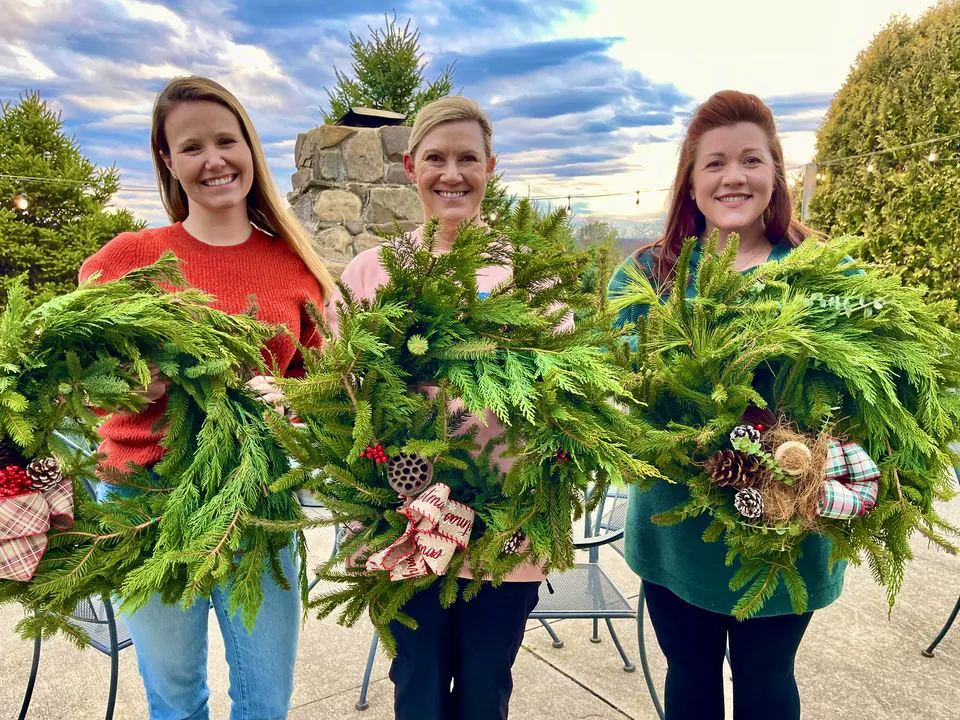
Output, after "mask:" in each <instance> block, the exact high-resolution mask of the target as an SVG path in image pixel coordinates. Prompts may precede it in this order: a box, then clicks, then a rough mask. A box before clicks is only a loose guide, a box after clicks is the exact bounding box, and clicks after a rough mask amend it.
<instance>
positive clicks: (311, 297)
mask: <svg viewBox="0 0 960 720" xmlns="http://www.w3.org/2000/svg"><path fill="white" fill-rule="evenodd" d="M311 279H312V282H310V283H308V287H307V293H306V294H307V297H306V299H305V300H304V302H303V305H301V307H300V337H298V338H297V340H299V341H300V345H302V346H303V347H307V348H319V347H321V346H322V345H323V336H322V335H321V334H320V331H319V330H318V329H317V325H316V323H314V321H313V318H312V317H311V315H310V313H309V312H308V310H307V306H308V305H310V304H312V305H314V306H315V307H316V308H317V310H319V311H320V316H321V317H325V316H326V311H325V309H324V306H323V291H322V290H321V289H320V283H318V282H317V281H316V279H315V278H312V276H311ZM305 374H306V370H305V368H304V367H303V353H302V352H301V351H300V348H297V351H296V352H295V353H294V355H293V358H291V360H290V364H289V365H288V366H287V369H286V371H285V372H284V373H283V376H284V377H288V378H300V377H303V376H304V375H305Z"/></svg>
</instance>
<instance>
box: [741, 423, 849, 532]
mask: <svg viewBox="0 0 960 720" xmlns="http://www.w3.org/2000/svg"><path fill="white" fill-rule="evenodd" d="M830 437H831V436H830V432H829V429H824V430H823V431H822V432H821V433H820V434H819V435H813V434H811V433H801V432H800V431H799V430H798V429H797V427H796V425H794V424H793V423H790V422H788V421H787V420H786V419H785V418H782V417H781V418H780V419H779V421H778V422H777V423H776V424H775V425H774V426H773V427H771V428H770V429H768V430H767V431H766V432H764V434H763V440H762V443H763V447H764V450H766V451H767V452H769V453H770V454H771V455H773V456H774V459H775V460H776V461H777V464H778V465H779V466H780V468H781V469H782V470H783V471H784V474H785V475H786V477H787V478H789V479H793V483H792V484H787V483H786V482H784V481H783V479H781V478H778V477H776V476H775V475H768V476H767V477H765V478H764V479H763V481H762V482H761V483H760V485H759V486H758V488H757V489H758V490H759V491H760V494H761V495H762V496H763V517H764V519H765V520H766V521H767V522H769V523H770V524H773V525H778V524H781V523H789V522H790V521H792V520H796V519H800V520H802V521H803V523H804V527H805V528H807V529H811V528H813V527H814V526H815V525H816V524H817V505H818V503H819V500H820V493H821V492H822V488H823V466H824V463H825V462H826V459H827V447H828V444H829V441H830Z"/></svg>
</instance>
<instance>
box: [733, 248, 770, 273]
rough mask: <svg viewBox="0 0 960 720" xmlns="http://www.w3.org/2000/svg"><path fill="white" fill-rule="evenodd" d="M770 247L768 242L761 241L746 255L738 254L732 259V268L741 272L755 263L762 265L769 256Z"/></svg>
mask: <svg viewBox="0 0 960 720" xmlns="http://www.w3.org/2000/svg"><path fill="white" fill-rule="evenodd" d="M772 249H773V246H772V245H770V243H768V242H766V241H763V242H761V244H759V245H757V246H756V247H755V248H753V249H752V250H751V251H750V252H748V253H747V254H746V255H739V254H738V255H737V257H736V259H735V260H734V261H733V268H734V270H739V271H740V272H743V271H744V270H749V269H751V268H754V267H756V266H757V265H762V264H763V263H765V262H766V261H767V259H768V258H769V257H770V251H771V250H772Z"/></svg>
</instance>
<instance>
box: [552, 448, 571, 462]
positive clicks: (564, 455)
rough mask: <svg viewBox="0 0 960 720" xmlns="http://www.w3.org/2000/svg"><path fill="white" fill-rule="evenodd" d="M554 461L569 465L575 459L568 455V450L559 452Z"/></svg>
mask: <svg viewBox="0 0 960 720" xmlns="http://www.w3.org/2000/svg"><path fill="white" fill-rule="evenodd" d="M553 459H554V460H556V461H557V462H558V463H568V462H570V460H572V459H573V456H572V455H571V454H570V453H568V452H567V451H566V450H557V452H556V453H555V454H554V456H553Z"/></svg>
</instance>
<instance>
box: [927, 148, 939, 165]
mask: <svg viewBox="0 0 960 720" xmlns="http://www.w3.org/2000/svg"><path fill="white" fill-rule="evenodd" d="M938 157H939V155H937V151H936V150H931V151H930V155H928V156H927V160H929V161H930V162H932V163H935V162H936V161H937V158H938Z"/></svg>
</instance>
